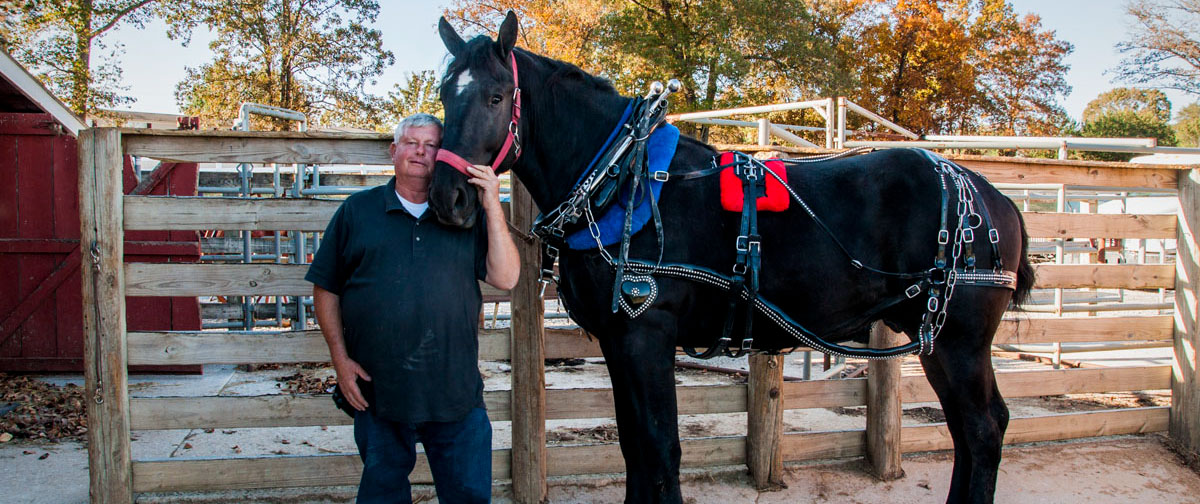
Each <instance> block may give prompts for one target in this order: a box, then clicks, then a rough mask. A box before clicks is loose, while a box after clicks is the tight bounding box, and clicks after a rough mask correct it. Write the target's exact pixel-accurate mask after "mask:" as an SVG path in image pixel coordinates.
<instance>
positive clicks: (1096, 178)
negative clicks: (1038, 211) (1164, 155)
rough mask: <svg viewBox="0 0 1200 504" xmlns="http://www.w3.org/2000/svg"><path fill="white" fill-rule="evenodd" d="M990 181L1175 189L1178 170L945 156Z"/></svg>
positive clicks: (1088, 163) (1091, 163) (1055, 161)
mask: <svg viewBox="0 0 1200 504" xmlns="http://www.w3.org/2000/svg"><path fill="white" fill-rule="evenodd" d="M948 157H950V159H951V160H953V161H954V162H955V163H958V164H960V165H962V166H964V167H966V168H969V169H971V170H974V171H976V172H978V173H979V174H981V175H983V176H985V177H987V178H988V180H990V181H991V182H992V183H994V184H1000V183H1010V184H1066V185H1072V186H1087V187H1119V188H1130V189H1132V188H1147V189H1172V190H1174V189H1175V186H1176V182H1175V181H1176V180H1177V178H1178V176H1179V171H1178V170H1177V169H1173V168H1161V167H1149V166H1147V167H1138V166H1131V165H1129V164H1128V163H1105V162H1096V161H1060V160H1051V159H1045V160H1043V159H1029V158H1024V159H1016V158H1000V157H994V156H948Z"/></svg>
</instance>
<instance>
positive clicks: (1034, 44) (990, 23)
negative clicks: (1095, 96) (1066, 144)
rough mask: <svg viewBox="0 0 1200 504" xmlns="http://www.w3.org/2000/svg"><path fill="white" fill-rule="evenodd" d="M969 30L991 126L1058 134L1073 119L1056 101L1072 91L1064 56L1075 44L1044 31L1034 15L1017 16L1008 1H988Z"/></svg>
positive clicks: (1015, 131) (1005, 130)
mask: <svg viewBox="0 0 1200 504" xmlns="http://www.w3.org/2000/svg"><path fill="white" fill-rule="evenodd" d="M971 33H972V38H973V39H975V40H976V41H977V42H976V44H975V46H976V49H975V54H976V55H977V56H978V63H977V64H976V65H975V66H976V68H977V70H978V72H979V75H978V80H977V82H976V85H977V86H978V89H979V90H980V94H981V96H980V98H981V100H982V103H981V104H980V108H981V109H982V113H983V114H985V115H986V117H987V118H988V122H989V123H990V124H989V126H988V128H987V129H988V130H989V131H991V132H994V133H997V134H1000V135H1034V136H1038V135H1053V134H1058V133H1059V132H1060V131H1061V130H1062V128H1063V127H1064V125H1065V124H1067V122H1068V121H1069V118H1068V117H1067V114H1066V111H1064V110H1063V108H1062V106H1060V105H1059V103H1058V99H1059V97H1060V96H1065V95H1066V94H1067V93H1069V92H1070V91H1071V86H1069V85H1068V84H1067V80H1066V74H1067V71H1068V70H1069V67H1068V66H1067V65H1066V64H1065V63H1064V62H1063V59H1064V58H1066V56H1067V55H1068V54H1070V53H1071V51H1072V50H1074V48H1073V47H1072V45H1071V44H1070V43H1068V42H1064V41H1061V40H1058V39H1056V38H1055V34H1054V32H1053V31H1044V30H1042V27H1041V19H1040V18H1039V17H1038V16H1036V15H1032V14H1029V15H1025V16H1023V17H1020V18H1018V16H1017V15H1016V13H1015V12H1013V9H1012V7H1011V6H1010V5H1008V3H1007V2H1004V1H987V2H984V3H983V5H982V7H981V12H980V15H979V17H978V18H977V20H976V21H975V23H974V24H973V26H972V28H971Z"/></svg>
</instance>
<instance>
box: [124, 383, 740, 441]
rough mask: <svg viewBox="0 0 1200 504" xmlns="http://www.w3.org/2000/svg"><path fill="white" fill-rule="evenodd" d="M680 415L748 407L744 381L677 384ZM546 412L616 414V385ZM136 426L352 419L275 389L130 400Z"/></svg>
mask: <svg viewBox="0 0 1200 504" xmlns="http://www.w3.org/2000/svg"><path fill="white" fill-rule="evenodd" d="M675 394H676V397H677V398H678V401H679V404H680V408H679V414H681V415H701V414H709V413H738V412H743V411H746V386H745V385H697V386H686V387H676V389H675ZM483 400H484V403H485V404H487V408H488V417H489V418H490V419H491V420H492V421H493V422H503V421H508V420H512V408H511V397H510V391H507V390H493V391H487V392H484V394H483ZM546 403H547V408H546V418H547V419H554V420H561V419H574V418H613V417H614V416H615V412H614V411H613V404H612V389H607V388H587V389H550V390H547V391H546ZM130 418H131V422H132V427H131V428H132V429H134V430H162V429H227V428H265V427H300V426H310V425H343V424H349V423H351V419H350V417H349V416H347V415H346V414H345V413H342V412H341V411H340V410H337V409H335V408H334V407H333V401H332V400H330V398H329V396H327V395H303V394H302V395H290V394H273V395H262V396H248V397H246V396H238V397H213V396H204V397H152V398H134V399H131V400H130Z"/></svg>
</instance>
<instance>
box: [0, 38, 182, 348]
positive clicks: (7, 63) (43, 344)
mask: <svg viewBox="0 0 1200 504" xmlns="http://www.w3.org/2000/svg"><path fill="white" fill-rule="evenodd" d="M84 128H86V125H85V124H84V122H83V120H81V119H80V118H79V117H78V116H76V115H75V114H74V113H72V112H71V110H70V109H69V108H67V106H66V105H64V104H63V103H62V102H61V101H59V100H58V99H57V98H55V97H54V95H53V94H51V93H50V91H48V90H47V89H46V88H45V87H43V86H42V84H41V83H40V82H38V81H37V80H36V79H35V78H34V77H33V76H32V75H30V74H29V72H28V71H26V70H25V69H24V68H23V67H21V65H20V64H18V63H17V62H16V61H15V60H13V59H12V57H11V56H9V55H8V54H6V53H4V52H2V51H0V271H2V272H4V273H3V274H4V280H5V281H4V284H5V288H4V289H2V290H0V371H10V372H64V371H74V372H80V371H83V360H82V357H83V306H82V300H81V299H80V292H81V290H80V285H79V279H80V275H79V268H80V265H81V264H82V260H83V259H88V258H89V254H88V252H87V250H85V249H81V248H80V243H79V229H80V228H79V183H78V170H79V157H78V156H79V148H78V145H77V141H76V137H77V135H78V134H79V132H80V131H81V130H83V129H84ZM121 174H122V176H123V189H124V191H125V192H126V193H130V194H164V195H165V194H174V195H194V194H196V164H195V163H183V164H175V163H170V164H163V165H160V166H159V167H158V168H157V169H156V170H155V171H153V172H151V173H150V174H149V175H147V176H146V177H142V178H141V179H138V178H137V176H136V175H135V173H134V170H133V166H132V164H131V162H130V159H129V158H128V157H125V158H124V159H123V161H122V172H121ZM126 239H127V240H129V243H128V244H127V246H126V249H125V250H126V253H127V254H129V259H130V260H133V261H138V262H147V261H149V262H155V261H159V262H163V261H195V260H196V259H198V257H199V254H200V243H199V240H198V238H197V237H196V234H195V233H194V232H190V231H188V232H178V231H155V232H143V233H130V234H129V235H127V236H126ZM89 262H90V260H89ZM128 310H129V320H130V324H131V326H130V327H141V328H144V329H173V330H196V329H199V328H200V313H199V306H198V305H197V304H196V299H195V298H142V299H131V300H129V302H128ZM135 369H137V368H135ZM199 369H200V368H199V366H185V367H173V368H162V367H157V368H154V370H155V371H191V372H196V371H199Z"/></svg>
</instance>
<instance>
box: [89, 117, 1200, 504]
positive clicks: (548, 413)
mask: <svg viewBox="0 0 1200 504" xmlns="http://www.w3.org/2000/svg"><path fill="white" fill-rule="evenodd" d="M388 141H389V137H387V136H384V135H354V134H311V133H246V132H216V131H206V132H164V131H158V130H120V129H111V128H99V129H92V130H87V131H84V132H83V133H81V135H80V139H79V144H80V163H81V169H80V189H81V190H80V194H81V203H80V209H81V213H82V226H83V241H82V242H81V243H82V244H84V246H85V250H87V252H86V257H88V259H85V261H84V263H85V267H84V268H82V270H83V297H84V301H85V302H84V307H85V310H84V311H85V314H84V319H85V324H84V325H85V341H86V348H85V360H86V362H87V366H86V373H85V377H86V387H87V390H88V391H89V394H91V395H90V396H89V397H88V401H87V403H88V415H89V422H90V423H89V425H90V429H89V437H88V453H89V468H90V477H91V496H92V501H93V502H131V501H132V499H133V496H134V494H135V493H138V492H163V491H189V490H205V491H208V490H220V489H245V488H264V487H291V486H322V485H354V484H357V482H358V477H359V472H360V470H361V463H360V462H359V460H358V456H357V455H354V454H334V455H324V456H266V457H242V458H218V459H163V460H133V459H132V456H131V451H130V431H131V430H156V429H193V428H204V429H215V428H239V427H241V428H248V427H283V426H289V427H290V426H316V425H334V424H347V423H349V418H348V417H347V416H346V415H344V414H343V413H342V412H340V411H337V410H336V409H334V408H333V406H332V403H331V401H329V399H328V397H327V396H308V395H268V396H257V397H156V398H134V399H131V398H130V397H129V391H128V387H127V382H126V376H127V373H126V370H127V367H128V366H130V365H161V364H171V365H175V364H213V363H236V364H255V363H272V362H305V361H313V362H323V361H327V360H328V351H327V349H326V347H325V343H324V341H323V340H322V338H321V335H320V332H319V331H294V332H254V333H240V332H127V330H126V325H125V318H124V317H125V307H124V305H123V300H124V299H125V296H126V295H131V296H209V295H288V296H300V295H307V294H310V293H311V285H310V284H308V283H307V282H305V281H304V280H303V275H304V273H305V269H306V268H307V266H304V265H287V264H282V265H281V264H144V263H132V264H122V256H123V240H122V237H123V234H124V232H125V231H127V230H203V229H247V230H260V229H261V230H273V229H292V230H309V231H319V230H322V229H323V228H324V227H325V224H326V222H327V221H328V220H329V218H330V217H331V216H332V214H333V212H334V210H335V209H336V208H337V205H338V204H339V203H338V202H336V201H319V200H275V199H266V198H263V199H251V200H241V199H229V198H179V197H147V196H122V194H121V181H120V173H121V155H122V154H131V155H138V156H147V157H153V158H157V159H162V160H170V161H190V162H226V163H228V162H259V163H261V162H278V163H368V164H387V163H389V160H388V158H387V153H386V152H387V149H386V147H387V143H388ZM959 161H960V162H961V163H962V164H964V165H966V166H968V167H969V168H972V169H974V170H977V171H979V172H981V173H983V174H984V175H986V176H987V177H988V178H989V179H991V180H992V181H993V182H1024V183H1055V184H1069V185H1075V186H1089V187H1119V188H1156V189H1175V188H1178V190H1179V194H1180V201H1181V203H1182V208H1183V211H1182V213H1181V217H1180V218H1177V217H1176V216H1161V215H1080V214H1066V213H1026V214H1025V219H1026V222H1027V224H1028V228H1029V231H1030V234H1031V236H1034V237H1045V238H1058V237H1076V236H1085V237H1090V236H1095V237H1105V238H1114V237H1121V238H1170V239H1178V240H1179V242H1178V243H1179V246H1178V247H1179V248H1178V264H1177V265H1170V264H1167V265H1142V264H1119V265H1118V264H1081V265H1039V266H1038V268H1037V275H1038V280H1037V287H1039V288H1078V287H1095V288H1126V289H1158V288H1165V289H1172V288H1174V289H1175V291H1176V311H1175V313H1176V316H1175V317H1174V318H1172V317H1171V316H1169V315H1140V316H1122V317H1062V318H1023V317H1020V316H1013V317H1012V318H1009V319H1006V320H1005V321H1004V323H1003V325H1002V326H1001V328H1000V331H999V333H998V334H997V336H996V343H997V344H1003V343H1040V342H1079V341H1087V342H1094V341H1162V342H1169V341H1172V340H1173V341H1174V342H1175V347H1176V356H1177V357H1176V363H1175V364H1176V365H1175V366H1174V368H1175V369H1174V372H1173V371H1172V367H1171V366H1158V367H1132V368H1107V369H1057V370H1044V371H1031V372H1011V373H1001V374H999V375H998V380H999V386H1000V390H1001V392H1002V393H1003V394H1004V396H1005V397H1026V396H1045V395H1057V394H1074V393H1085V392H1112V391H1131V390H1147V389H1168V388H1171V389H1173V399H1174V401H1173V403H1172V404H1173V406H1171V407H1170V408H1167V407H1148V408H1130V409H1120V410H1109V411H1097V412H1085V413H1070V414H1060V415H1049V416H1040V417H1033V418H1014V419H1013V420H1012V422H1011V423H1010V425H1009V428H1008V433H1007V435H1006V437H1005V442H1006V443H1021V442H1030V441H1045V440H1057V439H1070V438H1079V437H1089V436H1103V435H1112V434H1129V433H1144V432H1156V431H1165V430H1168V427H1169V429H1170V431H1171V433H1172V435H1173V436H1174V437H1176V439H1179V440H1181V441H1183V442H1184V443H1185V445H1186V446H1190V447H1191V448H1192V449H1196V448H1197V447H1200V409H1198V408H1200V398H1197V392H1196V374H1195V373H1196V361H1195V355H1196V353H1195V346H1196V343H1197V334H1196V329H1195V327H1196V323H1195V320H1196V310H1197V308H1196V285H1195V279H1196V278H1197V274H1198V273H1197V253H1196V244H1195V243H1196V242H1195V237H1194V230H1195V229H1196V227H1197V216H1198V215H1200V207H1198V202H1197V200H1198V199H1200V198H1197V194H1200V190H1198V185H1200V177H1198V175H1197V170H1195V169H1182V170H1181V169H1178V168H1146V167H1134V166H1131V165H1127V164H1122V163H1085V162H1069V161H1068V162H1064V161H1035V160H1016V159H1002V158H970V157H964V158H960V159H959ZM512 208H513V220H514V225H516V226H517V227H518V228H527V227H528V223H529V220H530V218H531V215H532V213H533V208H532V203H531V202H530V201H529V199H528V196H527V194H524V193H523V191H516V192H515V194H514V202H513V204H512ZM518 243H521V244H522V245H521V246H522V247H523V248H524V250H522V251H521V252H522V258H523V266H522V268H523V270H522V279H521V284H520V285H519V286H518V287H517V288H516V289H514V291H513V292H512V303H513V313H514V315H513V319H512V328H511V331H510V330H508V329H503V330H494V329H489V330H483V331H481V333H480V359H482V360H511V361H512V367H513V374H512V380H513V384H512V390H511V392H510V391H489V392H486V393H485V401H486V403H487V406H488V410H489V414H490V416H491V418H492V420H494V421H511V422H512V423H513V429H512V432H513V439H512V448H511V449H505V450H496V451H494V452H493V467H494V477H495V478H496V479H501V480H504V479H511V480H512V485H513V492H514V496H515V498H516V500H517V501H520V502H537V501H540V500H542V499H543V498H544V496H545V490H546V478H547V476H558V475H573V474H592V473H616V472H622V471H623V470H624V468H623V460H622V458H621V456H620V451H619V448H618V447H617V445H615V444H601V445H586V446H556V447H549V448H548V447H547V446H546V442H545V431H546V427H545V422H546V420H547V419H568V418H611V417H612V416H613V405H612V398H611V393H610V391H609V390H608V389H606V388H596V389H570V390H546V389H545V386H544V384H545V378H544V375H543V373H544V367H543V359H546V358H561V357H585V356H599V355H600V352H599V347H598V346H597V345H596V343H595V342H593V341H591V340H589V339H588V338H586V337H585V335H584V334H582V333H581V331H579V330H576V329H570V330H568V329H553V328H544V327H543V324H542V309H543V308H542V306H543V305H542V302H541V298H539V297H538V291H537V285H536V282H535V279H536V274H535V272H536V269H537V265H536V264H535V262H536V258H537V256H536V254H534V253H533V252H534V249H533V248H532V245H529V244H525V243H523V242H522V241H518ZM492 294H495V293H494V292H492ZM889 337H893V336H891V335H889V334H887V333H886V332H882V331H881V332H879V333H877V334H876V335H874V337H873V340H874V341H876V342H877V343H879V344H884V343H885V342H886V340H887V339H888V338H889ZM781 359H782V357H778V356H775V357H772V356H755V357H752V358H751V373H750V380H749V383H748V384H746V385H720V386H681V387H678V388H677V395H678V399H679V413H680V414H701V413H731V412H747V413H748V428H747V435H746V436H732V437H711V438H701V439H685V440H683V441H682V447H683V465H684V467H707V466H727V465H735V464H746V465H748V466H749V467H750V468H751V471H752V473H753V474H754V477H755V480H756V482H757V483H759V484H767V483H769V482H770V481H778V479H779V478H780V470H781V468H782V463H783V462H792V461H802V460H812V459H822V458H835V457H853V456H860V455H868V456H869V458H870V459H871V461H872V463H873V464H874V466H875V468H876V470H877V471H878V472H879V474H880V475H881V476H885V477H886V476H888V475H893V476H894V475H896V474H899V472H898V471H899V466H898V464H899V461H900V459H899V454H900V453H903V452H913V451H926V450H945V449H949V448H950V447H951V440H950V436H949V433H948V431H947V429H946V427H945V425H944V424H928V425H917V426H905V427H902V426H901V424H900V407H899V405H900V404H901V403H902V402H929V401H934V400H935V398H934V396H933V392H932V390H931V388H930V387H929V385H928V384H927V383H926V382H925V380H924V378H923V377H919V376H913V377H908V376H903V377H902V376H900V375H899V368H898V367H897V366H896V365H894V364H884V365H883V366H884V367H882V368H876V369H872V370H871V372H870V374H869V376H870V377H869V378H858V379H846V380H822V381H804V382H784V381H783V379H782V373H781V371H780V370H781V366H779V365H778V364H780V363H781ZM773 361H774V362H773ZM889 365H890V366H892V367H888V366H889ZM864 404H867V405H868V421H867V429H866V430H849V431H830V432H802V433H788V434H784V433H783V430H782V417H781V415H782V412H783V410H784V409H804V408H828V407H839V406H842V407H848V406H860V405H864ZM412 479H413V481H414V482H429V481H431V478H430V474H429V471H428V467H427V465H426V464H425V463H424V462H423V461H420V462H419V463H418V466H417V469H416V470H415V471H414V474H413V477H412Z"/></svg>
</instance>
